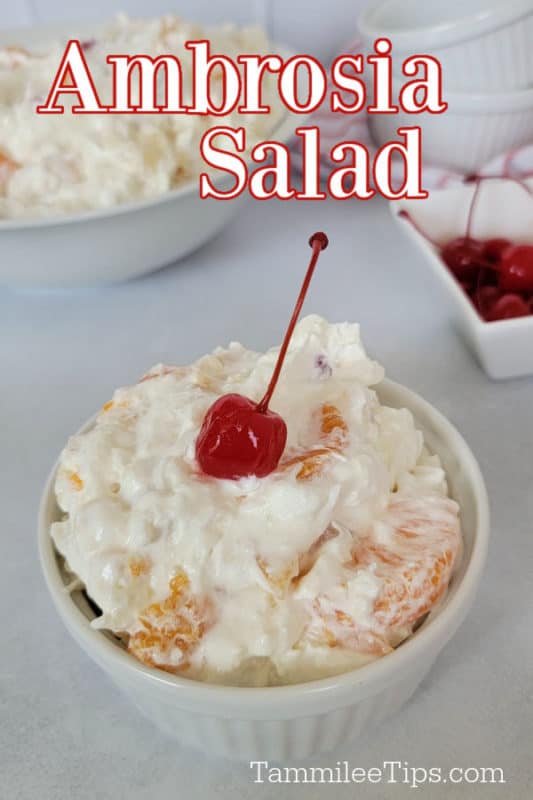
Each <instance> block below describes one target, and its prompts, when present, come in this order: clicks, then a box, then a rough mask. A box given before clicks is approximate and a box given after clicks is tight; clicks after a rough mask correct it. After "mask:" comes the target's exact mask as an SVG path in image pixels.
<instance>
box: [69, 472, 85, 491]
mask: <svg viewBox="0 0 533 800" xmlns="http://www.w3.org/2000/svg"><path fill="white" fill-rule="evenodd" d="M67 477H68V479H69V481H70V483H71V484H72V486H73V487H74V489H76V491H77V492H81V490H82V489H83V480H82V479H81V478H80V476H79V475H78V473H77V472H69V473H68V476H67Z"/></svg>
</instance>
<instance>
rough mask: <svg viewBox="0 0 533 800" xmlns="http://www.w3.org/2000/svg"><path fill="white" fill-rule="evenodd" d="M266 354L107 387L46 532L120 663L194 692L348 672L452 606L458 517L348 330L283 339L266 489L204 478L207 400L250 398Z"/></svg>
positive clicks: (256, 483)
mask: <svg viewBox="0 0 533 800" xmlns="http://www.w3.org/2000/svg"><path fill="white" fill-rule="evenodd" d="M276 357H277V350H270V351H269V352H267V353H266V354H259V353H255V352H252V351H249V350H247V349H245V348H244V347H243V346H242V345H240V344H236V343H233V344H231V345H230V346H229V347H228V348H227V349H221V348H218V349H216V350H215V351H214V352H213V353H212V354H211V355H207V356H205V357H203V358H201V359H200V360H199V361H197V362H195V363H194V364H192V365H190V366H188V367H168V366H161V365H160V366H157V367H155V368H154V369H152V370H151V371H150V372H149V373H148V374H147V375H145V377H144V378H143V379H142V380H141V381H140V382H139V383H137V384H136V385H134V386H131V387H127V388H122V389H118V390H117V391H116V392H115V394H114V396H113V399H112V400H111V401H110V402H109V403H107V404H106V405H105V406H104V408H103V409H102V411H101V413H100V414H99V415H98V417H97V419H96V421H95V424H94V427H92V429H91V430H89V431H88V432H87V433H84V434H82V435H79V436H75V437H73V438H71V439H70V441H69V443H68V445H67V447H66V449H65V450H64V452H63V454H62V456H61V460H60V466H59V470H58V474H57V479H56V486H55V490H56V495H57V502H58V504H59V506H60V508H61V510H62V512H63V518H62V520H61V521H59V522H56V523H54V524H53V526H52V530H51V534H52V537H53V540H54V543H55V545H56V547H57V549H58V551H59V552H60V553H61V554H62V555H63V556H64V558H65V561H66V565H67V568H68V569H69V570H70V571H71V572H72V573H74V574H75V575H76V576H77V577H78V578H79V579H80V581H81V582H82V583H83V584H84V586H85V588H86V592H87V594H88V595H89V597H90V598H92V600H93V601H94V603H95V604H96V605H97V606H98V607H99V608H100V609H101V615H100V616H99V617H97V619H95V620H94V622H93V625H94V626H95V627H97V628H103V629H107V630H110V631H113V632H115V633H116V634H118V635H120V636H121V637H123V638H124V641H125V642H127V646H128V648H129V651H130V652H131V653H132V654H133V656H135V657H137V658H138V659H140V660H141V661H143V662H144V663H146V664H149V665H151V666H155V667H158V668H161V669H164V670H167V671H169V672H172V673H176V674H180V675H183V676H186V677H190V678H193V679H196V680H201V681H208V682H214V683H225V684H233V685H249V686H262V685H275V684H280V683H294V682H300V681H307V680H312V679H316V678H321V677H325V676H327V675H331V674H335V673H339V672H343V671H346V670H349V669H352V668H354V667H357V666H360V665H362V664H364V663H366V662H368V661H371V660H373V659H376V658H378V657H380V656H383V655H385V654H387V653H388V652H390V651H391V649H393V648H394V647H396V646H397V645H398V644H399V643H401V642H402V641H403V640H404V639H405V638H406V637H408V636H409V635H410V634H411V632H412V631H413V628H414V627H415V626H416V624H417V623H418V622H419V621H420V620H421V619H422V618H423V617H424V615H425V614H426V613H427V612H428V611H429V610H430V609H431V608H433V607H434V606H435V605H436V604H437V603H438V602H439V600H440V599H441V598H442V597H443V595H444V594H445V592H446V589H447V586H448V583H449V580H450V576H451V573H452V570H453V568H454V565H455V563H456V561H457V558H458V554H459V551H460V544H461V533H460V524H459V515H458V512H459V509H458V506H457V504H456V503H455V502H454V501H453V500H451V499H449V497H448V495H447V485H446V477H445V474H444V472H443V469H442V467H441V464H440V462H439V459H438V457H437V456H435V455H431V454H430V453H429V452H428V451H427V449H426V447H425V446H424V442H423V437H422V434H421V433H420V432H419V431H418V430H417V429H416V427H415V424H414V421H413V418H412V415H411V414H410V412H409V411H407V410H396V409H392V408H387V407H386V406H383V405H381V403H380V402H379V399H378V397H377V395H376V393H375V391H374V390H373V389H372V388H371V387H372V386H375V385H376V384H379V382H380V381H381V380H382V378H383V369H382V368H381V366H379V365H378V364H377V363H376V362H374V361H371V360H370V359H369V358H368V357H367V355H366V353H365V350H364V348H363V346H362V344H361V340H360V336H359V327H358V326H357V325H351V324H346V323H344V324H328V323H327V322H326V321H325V320H323V319H321V318H320V317H317V316H309V317H306V318H305V319H303V320H302V321H301V322H300V323H299V325H298V326H297V328H296V332H295V334H294V337H293V340H292V342H291V345H290V348H289V351H288V356H287V360H286V362H285V367H284V370H283V372H282V374H281V378H280V380H279V384H278V385H277V388H276V391H275V394H274V397H273V401H272V405H273V408H274V409H275V410H276V411H277V412H278V413H279V414H281V416H282V417H283V419H284V420H285V422H286V424H287V430H288V436H287V445H286V448H285V451H284V454H283V457H282V459H281V461H280V463H279V465H278V466H277V468H276V469H275V470H274V471H273V472H272V473H271V474H270V475H268V476H267V477H264V478H257V477H253V476H251V477H245V478H241V479H240V480H220V479H217V478H213V477H209V476H208V475H206V474H204V473H202V472H201V470H200V469H199V467H198V463H197V461H196V458H195V441H196V438H197V436H198V431H199V429H200V426H201V424H202V420H203V418H204V415H205V413H206V411H207V410H208V408H209V407H210V406H211V404H212V403H213V400H215V399H216V398H217V397H218V396H220V395H223V394H225V393H232V392H238V393H241V394H244V395H246V396H247V397H250V398H252V399H253V400H257V401H258V400H259V398H260V397H261V395H262V392H263V391H264V388H265V385H266V384H267V382H268V378H269V376H270V374H271V373H272V368H273V365H274V362H275V360H276Z"/></svg>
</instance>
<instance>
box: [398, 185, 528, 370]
mask: <svg viewBox="0 0 533 800" xmlns="http://www.w3.org/2000/svg"><path fill="white" fill-rule="evenodd" d="M527 183H528V185H529V186H530V187H533V181H531V180H530V181H527ZM474 189H475V187H474V185H473V184H465V185H461V186H457V187H453V188H450V189H442V190H439V191H433V192H431V193H430V196H429V197H428V198H427V200H410V201H408V200H400V201H396V202H393V203H391V204H390V206H391V211H392V214H393V216H394V218H395V219H396V221H397V222H398V224H399V225H400V226H401V227H402V229H403V230H404V231H405V232H406V234H407V235H408V236H409V237H410V239H411V241H413V242H414V243H415V245H416V246H417V247H418V249H419V250H420V251H421V252H422V253H423V254H424V257H425V259H426V261H427V264H428V266H429V267H430V268H431V269H432V270H433V272H434V274H435V276H436V277H437V279H438V281H439V282H440V283H441V285H442V287H443V288H444V291H445V294H446V296H447V298H448V302H449V304H450V307H451V308H452V309H453V312H454V317H455V320H456V322H457V324H458V326H459V328H460V330H461V331H462V333H463V335H464V337H465V339H466V340H467V342H468V343H469V345H470V347H471V349H472V350H473V352H474V353H475V355H476V356H477V358H478V360H479V362H480V363H481V366H482V367H483V369H484V370H485V372H486V373H487V374H488V375H489V376H490V377H491V378H493V379H496V380H499V379H504V378H515V377H520V376H524V375H530V374H533V315H531V316H529V317H519V318H516V319H506V320H498V321H496V322H485V321H484V320H483V319H482V318H481V317H480V316H479V314H478V313H477V311H476V309H475V308H474V306H473V305H472V303H471V301H470V299H469V298H468V296H467V295H466V294H465V292H464V291H463V289H462V287H461V286H460V284H459V283H458V282H457V281H456V279H455V278H454V277H453V275H452V274H451V273H450V271H449V270H448V268H447V267H446V265H445V263H444V262H443V261H442V259H441V258H440V256H439V253H438V250H437V248H436V247H434V246H433V245H432V244H431V243H430V242H429V241H427V240H426V239H424V237H423V236H422V235H421V234H420V233H419V232H418V231H417V230H416V229H415V227H414V226H413V225H412V224H411V223H410V221H409V220H408V219H406V218H404V217H401V216H399V212H400V211H402V210H406V211H408V212H409V215H410V216H411V218H412V219H413V220H414V222H415V223H416V224H417V225H419V226H420V228H421V229H422V230H423V231H425V232H427V234H428V235H429V236H430V237H431V239H433V240H435V241H436V242H437V243H444V242H446V241H449V240H450V239H453V238H455V237H456V236H464V235H465V232H466V224H467V222H466V221H467V217H468V211H469V208H470V203H471V200H472V196H473V193H474ZM471 232H472V235H473V236H474V237H476V238H479V239H489V238H494V237H505V238H507V239H510V240H512V241H513V242H516V243H519V244H532V245H533V197H532V196H531V195H529V194H528V192H527V191H526V190H525V188H524V187H522V186H520V185H519V184H518V183H517V182H515V181H511V180H505V179H501V180H486V181H484V182H483V184H482V186H481V188H480V192H479V196H478V201H477V203H476V208H475V214H474V218H473V221H472V231H471Z"/></svg>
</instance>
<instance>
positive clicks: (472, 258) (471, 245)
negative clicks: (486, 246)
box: [440, 236, 485, 280]
mask: <svg viewBox="0 0 533 800" xmlns="http://www.w3.org/2000/svg"><path fill="white" fill-rule="evenodd" d="M440 254H441V258H442V260H443V261H444V263H445V264H446V266H447V267H448V269H449V270H450V271H451V272H453V274H454V275H455V277H456V278H460V279H462V280H472V279H474V278H475V277H476V275H477V272H478V270H479V268H480V267H482V266H484V261H485V259H484V253H483V243H482V242H480V241H478V240H477V239H471V238H470V237H468V236H458V237H457V238H456V239H452V240H451V242H447V243H446V244H445V245H444V246H443V247H441V251H440Z"/></svg>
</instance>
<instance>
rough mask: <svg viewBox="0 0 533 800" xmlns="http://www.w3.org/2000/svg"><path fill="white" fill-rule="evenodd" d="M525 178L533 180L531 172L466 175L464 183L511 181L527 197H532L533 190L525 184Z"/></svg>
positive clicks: (532, 172)
mask: <svg viewBox="0 0 533 800" xmlns="http://www.w3.org/2000/svg"><path fill="white" fill-rule="evenodd" d="M527 178H533V170H532V171H530V172H521V173H520V175H477V174H476V173H472V175H467V176H466V178H465V179H464V183H474V182H477V181H511V182H512V183H516V184H517V185H518V186H520V187H521V188H522V189H523V190H524V191H525V192H527V193H528V195H529V196H530V197H531V196H532V195H533V188H532V187H531V186H529V185H528V184H527V183H526V179H527Z"/></svg>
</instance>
